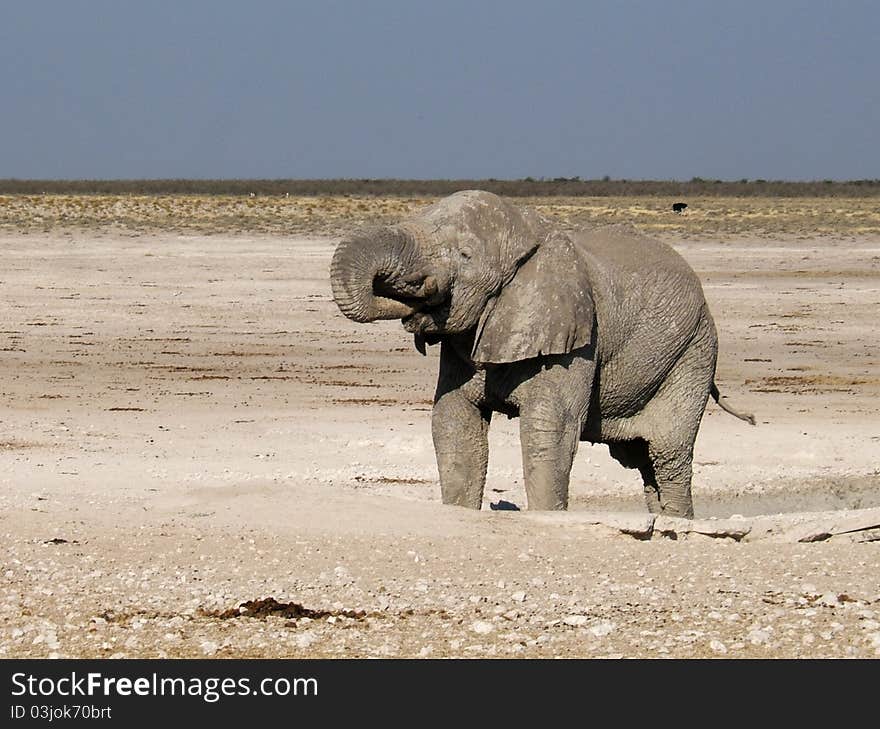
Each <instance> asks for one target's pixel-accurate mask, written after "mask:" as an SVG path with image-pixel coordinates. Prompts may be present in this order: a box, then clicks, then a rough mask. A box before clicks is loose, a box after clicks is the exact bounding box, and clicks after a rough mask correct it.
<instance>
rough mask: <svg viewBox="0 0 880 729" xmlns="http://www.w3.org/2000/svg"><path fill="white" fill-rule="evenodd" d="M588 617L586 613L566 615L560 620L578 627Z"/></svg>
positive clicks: (587, 620) (585, 622)
mask: <svg viewBox="0 0 880 729" xmlns="http://www.w3.org/2000/svg"><path fill="white" fill-rule="evenodd" d="M589 621H590V619H589V618H588V617H587V616H586V615H566V616H565V617H564V618H563V619H562V622H563V623H565V624H566V625H571V626H572V627H574V628H579V627H581V626H583V625H586V624H587V623H588V622H589Z"/></svg>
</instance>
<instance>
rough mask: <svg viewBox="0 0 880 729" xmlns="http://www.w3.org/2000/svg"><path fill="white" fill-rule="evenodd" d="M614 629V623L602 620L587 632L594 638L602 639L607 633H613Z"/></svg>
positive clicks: (615, 626)
mask: <svg viewBox="0 0 880 729" xmlns="http://www.w3.org/2000/svg"><path fill="white" fill-rule="evenodd" d="M616 629H617V624H616V623H612V622H611V621H610V620H603V621H601V622H598V623H594V624H593V625H591V626H590V627H589V628H588V629H587V630H588V631H589V632H590V634H592V635H593V636H595V637H596V638H604V637H605V636H606V635H608V634H609V633H613V632H614V631H615V630H616Z"/></svg>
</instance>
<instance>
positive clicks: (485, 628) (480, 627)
mask: <svg viewBox="0 0 880 729" xmlns="http://www.w3.org/2000/svg"><path fill="white" fill-rule="evenodd" d="M471 630H473V631H474V632H475V633H478V634H479V635H487V634H488V633H491V632H492V631H493V630H495V626H494V625H492V623H490V622H488V621H486V620H475V621H474V622H473V623H471Z"/></svg>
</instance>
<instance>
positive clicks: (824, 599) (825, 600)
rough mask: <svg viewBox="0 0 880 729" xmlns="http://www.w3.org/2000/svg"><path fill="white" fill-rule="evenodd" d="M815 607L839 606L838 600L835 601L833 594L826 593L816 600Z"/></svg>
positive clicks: (835, 597) (835, 596)
mask: <svg viewBox="0 0 880 729" xmlns="http://www.w3.org/2000/svg"><path fill="white" fill-rule="evenodd" d="M816 605H825V606H827V607H837V606H838V605H840V600H838V599H837V595H835V594H834V593H833V592H826V593H825V594H824V595H822V596H821V597H820V598H819V599H818V600H816Z"/></svg>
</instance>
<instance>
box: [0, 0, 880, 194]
mask: <svg viewBox="0 0 880 729" xmlns="http://www.w3.org/2000/svg"><path fill="white" fill-rule="evenodd" d="M878 33H880V3H878V2H876V1H873V2H867V1H864V2H863V1H859V0H853V1H848V0H836V2H820V1H818V0H817V1H815V2H811V1H809V0H807V1H804V2H790V1H788V0H779V1H776V0H758V1H753V0H739V1H738V2H736V3H733V2H724V3H718V2H711V0H704V1H703V2H687V1H684V0H664V2H628V1H627V0H618V1H617V2H610V1H609V2H603V1H596V2H586V1H582V2H576V1H574V0H541V2H540V3H539V2H537V1H536V0H530V1H528V2H524V1H522V0H509V1H508V2H489V1H484V2H479V1H478V0H470V1H462V0H434V1H433V2H425V1H423V0H409V1H407V2H391V1H390V0H388V1H382V0H376V1H374V2H366V1H365V2H354V1H350V2H333V1H332V0H328V1H324V2H322V1H321V0H312V1H311V2H296V1H289V2H280V1H278V0H252V1H249V2H242V1H241V0H239V2H230V1H229V0H213V1H212V2H202V1H192V2H187V0H177V2H166V1H165V0H153V1H152V2H148V3H147V2H130V1H126V0H116V1H115V2H111V1H108V0H91V1H88V0H79V1H76V0H67V1H60V0H59V1H54V2H53V1H50V0H28V1H27V2H18V3H14V2H8V3H4V4H3V5H2V8H0V90H2V94H3V105H2V109H0V178H4V177H19V178H74V179H82V178H224V177H225V178H336V177H348V178H362V177H370V178H375V177H396V178H421V179H427V178H488V177H496V178H504V179H508V178H520V177H526V176H532V177H557V176H565V177H573V176H580V177H582V178H585V179H586V178H599V177H602V176H604V175H610V176H611V177H613V178H628V179H679V180H687V179H690V178H691V177H694V176H700V177H706V178H713V179H714V178H719V179H730V180H735V179H740V178H749V179H755V178H765V179H790V180H813V179H864V178H880V131H878V130H880V73H878V72H880V42H878Z"/></svg>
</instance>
